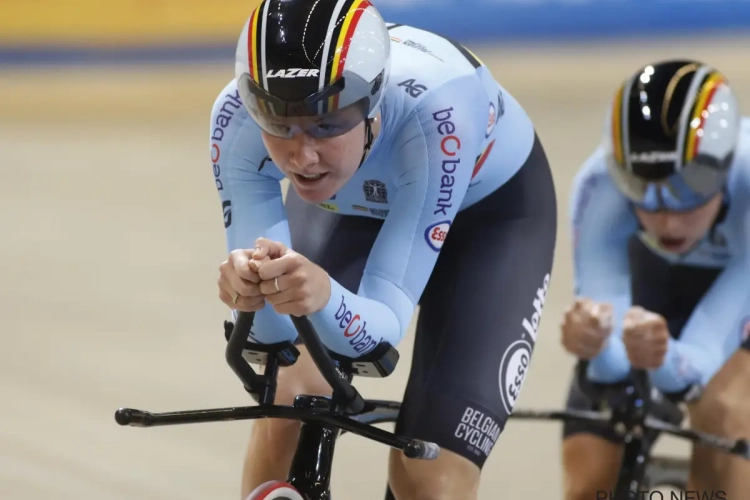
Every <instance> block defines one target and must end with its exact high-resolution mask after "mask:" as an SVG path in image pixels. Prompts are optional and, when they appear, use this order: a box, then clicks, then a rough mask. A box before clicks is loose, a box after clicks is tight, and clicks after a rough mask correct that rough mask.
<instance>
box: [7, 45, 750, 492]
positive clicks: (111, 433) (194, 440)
mask: <svg viewBox="0 0 750 500" xmlns="http://www.w3.org/2000/svg"><path fill="white" fill-rule="evenodd" d="M594 46H596V47H594ZM743 46H744V47H745V48H746V47H747V46H748V41H747V40H721V41H716V42H711V43H709V42H703V43H700V44H698V43H692V44H691V43H688V42H685V43H683V42H670V43H666V42H652V43H650V44H646V43H642V44H639V45H633V44H629V45H622V46H606V45H602V44H599V43H596V44H591V46H590V47H586V46H568V47H562V48H558V49H556V50H554V51H552V50H550V49H549V48H543V47H539V48H524V49H522V48H518V47H513V48H505V49H502V48H498V47H484V48H478V49H477V53H478V54H479V56H480V57H482V58H483V59H484V60H485V61H486V62H487V63H488V64H489V65H490V67H491V68H492V69H493V71H494V74H495V75H496V76H497V77H498V78H499V79H500V81H501V82H502V83H503V85H504V86H505V87H506V88H507V89H508V91H509V92H511V93H512V94H513V95H514V96H515V97H516V98H517V99H519V100H520V102H521V103H522V105H523V106H524V107H525V108H526V109H527V111H528V112H529V113H530V114H531V116H532V117H533V119H534V121H535V123H536V125H537V128H538V132H539V134H540V136H541V138H542V141H543V143H544V145H545V147H546V149H547V153H548V155H549V157H550V159H551V161H552V164H553V168H554V175H555V179H556V182H557V189H558V197H559V204H560V210H559V217H560V221H559V238H558V246H557V254H556V262H555V268H554V274H553V279H552V285H551V289H550V292H549V295H548V300H547V304H546V308H545V311H544V319H543V321H542V327H541V334H540V341H539V343H538V345H537V349H536V353H535V356H534V359H533V363H532V369H531V372H530V375H529V376H528V377H527V380H526V382H525V387H524V390H523V392H522V395H521V397H520V401H519V403H518V405H517V408H530V407H531V408H555V407H559V406H560V405H562V404H563V401H564V397H565V391H566V387H567V383H568V380H569V376H570V367H571V366H572V360H571V358H570V357H568V356H567V355H565V354H564V353H563V351H562V349H561V347H560V345H559V338H558V333H557V330H556V328H557V325H558V323H559V321H560V318H561V314H562V312H563V308H564V307H565V305H566V303H567V302H568V301H569V300H570V298H571V288H572V287H571V275H572V272H571V263H570V256H571V253H570V243H569V242H570V238H569V235H568V222H567V197H568V193H569V188H570V183H571V179H572V177H573V175H574V172H575V170H576V168H577V167H578V166H579V164H580V163H581V162H582V161H583V160H584V159H585V158H586V156H587V155H588V154H589V153H590V152H591V151H592V149H593V148H594V147H595V146H596V144H597V141H598V140H599V138H600V134H601V130H600V125H601V124H602V120H603V116H604V115H603V113H604V109H605V107H606V106H607V103H608V100H609V98H610V97H611V95H612V93H613V91H614V88H615V85H616V84H618V83H619V81H620V80H621V79H622V78H623V77H625V76H626V74H628V73H629V72H631V71H632V70H634V69H635V68H636V67H638V66H639V65H640V64H642V63H644V62H646V61H650V60H653V59H658V58H661V57H669V56H675V55H677V56H691V57H698V58H703V59H704V60H706V61H707V62H710V63H713V64H714V65H716V66H718V67H719V68H721V69H722V70H723V71H724V72H725V73H726V74H727V75H728V77H729V79H730V80H731V81H732V82H733V84H734V86H735V88H737V89H738V90H739V93H740V95H741V98H743V99H744V102H746V103H750V68H749V67H748V65H747V64H746V62H747V60H746V59H747V57H746V55H747V51H746V50H744V51H743V50H742V47H743ZM743 52H744V55H743ZM232 71H233V65H232V63H231V61H230V62H227V63H226V64H223V65H215V66H183V67H176V68H168V69H157V67H156V66H144V67H121V68H117V69H105V68H101V67H97V68H58V69H44V70H42V69H40V70H25V71H23V72H21V71H18V70H13V69H10V68H3V70H2V72H1V73H0V75H2V76H0V157H1V158H2V161H1V162H0V163H1V166H0V228H2V244H0V280H1V281H2V287H0V335H1V336H2V348H0V394H1V395H2V397H1V399H0V498H1V499H3V500H45V499H49V498H55V499H57V500H89V499H91V500H93V499H107V500H126V499H127V500H131V499H138V500H205V499H219V498H224V499H236V498H238V497H239V494H238V485H239V474H240V466H241V461H242V456H243V451H244V449H245V446H246V440H247V436H248V433H249V426H250V425H251V424H249V423H247V422H234V423H220V424H205V425H195V426H183V427H172V428H160V429H133V428H121V427H119V426H117V425H116V424H115V422H114V419H113V414H114V411H115V409H117V408H118V407H120V406H131V407H137V408H144V409H149V410H154V411H168V410H178V409H195V408H200V407H214V406H230V405H242V404H248V403H249V398H248V397H246V395H245V393H244V392H243V390H242V388H241V387H240V385H239V383H238V381H237V380H236V378H235V377H234V375H233V373H232V372H231V371H230V369H229V368H228V367H227V366H226V364H225V362H224V358H223V349H224V341H223V338H222V331H221V322H222V320H223V319H224V317H225V313H226V311H225V308H224V306H223V305H222V304H220V303H219V301H218V299H217V298H216V290H215V288H216V285H215V278H216V275H217V266H218V265H219V263H220V262H221V261H222V260H223V259H224V256H225V250H224V236H223V227H222V215H221V209H220V204H219V202H218V196H217V193H216V191H215V189H214V184H213V179H212V175H211V167H210V165H209V162H208V131H209V123H208V119H209V113H210V109H211V104H212V102H213V99H214V98H215V96H216V94H217V93H218V92H219V91H220V90H221V88H222V87H223V85H224V84H225V83H226V82H227V81H228V79H230V78H231V76H232ZM748 106H749V108H748V109H750V104H748ZM746 112H748V111H746ZM480 285H481V284H478V286H480ZM411 344H412V338H411V336H410V337H409V338H407V339H406V340H405V341H404V342H403V344H402V345H401V346H400V351H401V354H402V361H401V363H400V365H399V367H398V369H397V371H396V373H395V374H394V375H393V376H391V377H390V378H388V379H385V380H375V379H358V380H356V381H355V383H356V385H357V387H359V388H360V390H361V391H362V393H363V394H364V395H366V396H367V397H374V398H394V399H398V398H400V397H401V393H402V390H403V388H404V385H405V382H406V375H407V373H408V369H409V364H410V360H411V355H410V351H411ZM456 369H460V367H456ZM559 435H560V427H559V425H557V424H546V423H536V422H535V423H526V422H520V421H515V422H514V421H511V422H510V423H509V425H508V426H507V428H506V431H505V433H504V434H503V435H502V437H501V439H500V440H499V442H498V444H497V446H496V448H495V451H494V452H493V454H492V455H491V457H490V459H489V461H488V462H487V464H486V466H485V474H484V479H483V483H482V487H481V498H482V499H498V498H539V499H545V500H556V499H559V498H561V495H560V488H561V472H560V466H559ZM660 448H661V449H663V450H668V451H670V452H675V453H685V452H686V451H687V450H688V447H687V446H686V445H684V444H682V443H675V442H674V441H671V440H665V441H664V442H662V443H661V445H660ZM386 455H387V450H386V448H385V447H383V446H381V445H378V444H375V443H372V442H369V441H364V440H361V439H359V438H356V437H353V436H350V435H347V436H345V437H344V438H342V439H341V441H340V442H339V444H338V447H337V454H336V457H337V458H336V461H335V467H334V480H333V484H334V498H337V499H353V498H356V499H361V500H376V499H380V498H383V490H384V484H385V474H386V467H385V459H386ZM457 500H459V499H457Z"/></svg>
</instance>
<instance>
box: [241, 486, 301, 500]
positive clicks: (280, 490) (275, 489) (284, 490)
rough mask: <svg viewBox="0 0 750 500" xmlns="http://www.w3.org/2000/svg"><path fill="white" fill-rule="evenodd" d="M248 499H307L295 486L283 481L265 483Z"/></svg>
mask: <svg viewBox="0 0 750 500" xmlns="http://www.w3.org/2000/svg"><path fill="white" fill-rule="evenodd" d="M247 500H305V499H304V498H302V495H300V494H299V492H298V491H297V490H295V489H294V487H293V486H292V485H290V484H288V483H282V482H281V481H268V482H267V483H263V484H261V485H260V486H258V487H257V488H255V490H253V492H252V493H250V496H249V497H247Z"/></svg>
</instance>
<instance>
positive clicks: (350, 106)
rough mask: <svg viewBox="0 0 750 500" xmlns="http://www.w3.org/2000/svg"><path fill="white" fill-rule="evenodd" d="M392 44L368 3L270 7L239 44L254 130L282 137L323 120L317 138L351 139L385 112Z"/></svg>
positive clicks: (274, 1) (295, 1)
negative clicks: (299, 124)
mask: <svg viewBox="0 0 750 500" xmlns="http://www.w3.org/2000/svg"><path fill="white" fill-rule="evenodd" d="M389 71H390V38H389V36H388V28H387V26H386V24H385V22H384V21H383V18H382V17H381V16H380V13H379V12H378V11H377V9H375V7H373V5H372V4H371V3H370V2H369V1H368V0H264V1H263V2H261V3H260V4H259V5H258V7H257V8H256V9H255V10H254V11H253V12H252V14H251V15H250V18H249V19H248V21H247V22H246V23H245V25H244V27H243V30H242V34H241V35H240V39H239V42H238V44H237V51H236V61H235V77H236V81H237V87H238V90H239V94H240V98H241V99H242V102H243V104H244V106H245V109H246V110H247V111H248V113H249V114H250V116H251V117H252V118H253V120H255V122H256V123H257V124H258V125H259V126H260V127H261V129H263V130H264V131H266V132H267V133H270V134H272V135H275V136H286V135H288V134H289V127H288V122H289V121H290V120H291V121H294V120H299V119H305V118H310V117H314V118H315V119H318V118H321V117H323V121H325V122H326V123H333V124H334V125H333V126H328V128H326V130H322V129H321V130H316V131H315V132H316V134H317V136H326V135H327V136H335V135H340V134H343V133H345V132H346V131H348V130H350V129H352V128H353V127H354V126H356V125H357V124H359V123H360V122H362V121H363V120H367V122H366V123H368V124H369V121H370V119H372V118H373V117H374V116H375V115H376V114H377V111H378V108H379V105H380V102H381V100H382V98H383V93H384V89H385V87H386V83H387V82H388V77H389Z"/></svg>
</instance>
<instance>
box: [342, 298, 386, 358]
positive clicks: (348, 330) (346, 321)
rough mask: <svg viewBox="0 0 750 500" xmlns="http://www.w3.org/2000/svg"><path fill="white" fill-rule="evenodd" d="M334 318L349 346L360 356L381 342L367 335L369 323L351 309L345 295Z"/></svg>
mask: <svg viewBox="0 0 750 500" xmlns="http://www.w3.org/2000/svg"><path fill="white" fill-rule="evenodd" d="M334 317H335V318H336V321H338V326H339V328H340V329H341V330H343V333H344V337H345V338H346V339H348V341H349V345H351V346H352V348H353V349H354V352H357V353H359V354H365V353H368V352H370V351H372V350H373V349H375V347H377V345H378V344H379V343H380V341H375V340H374V339H373V338H372V336H371V335H369V334H368V333H367V321H364V320H363V319H362V317H361V316H360V315H359V314H357V313H354V312H352V310H351V309H349V307H348V306H347V304H346V300H345V299H344V296H343V295H342V296H341V304H340V305H339V309H338V311H336V314H335V316H334ZM380 340H381V341H382V340H383V339H382V338H381V339H380Z"/></svg>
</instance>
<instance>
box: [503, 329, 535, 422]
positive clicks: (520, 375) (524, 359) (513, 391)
mask: <svg viewBox="0 0 750 500" xmlns="http://www.w3.org/2000/svg"><path fill="white" fill-rule="evenodd" d="M530 363H531V344H529V343H528V342H526V341H525V340H517V341H515V342H513V343H512V344H511V345H510V347H508V350H507V351H505V354H503V359H502V360H501V361H500V373H499V375H500V377H499V378H500V380H499V382H500V395H501V396H502V400H503V406H505V411H507V412H508V414H510V413H511V412H512V411H513V407H514V406H515V405H516V401H517V400H518V396H520V394H521V388H522V387H523V382H524V380H526V374H527V373H528V371H529V364H530Z"/></svg>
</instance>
